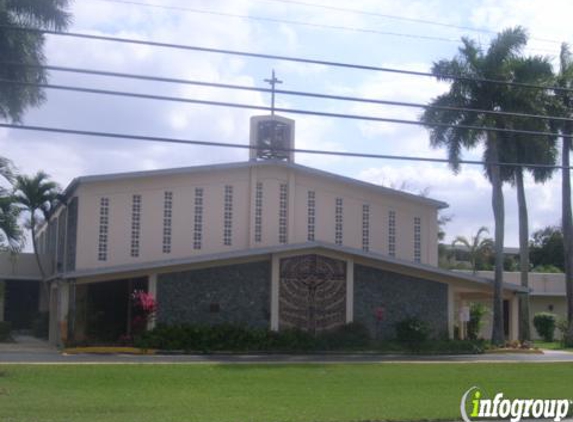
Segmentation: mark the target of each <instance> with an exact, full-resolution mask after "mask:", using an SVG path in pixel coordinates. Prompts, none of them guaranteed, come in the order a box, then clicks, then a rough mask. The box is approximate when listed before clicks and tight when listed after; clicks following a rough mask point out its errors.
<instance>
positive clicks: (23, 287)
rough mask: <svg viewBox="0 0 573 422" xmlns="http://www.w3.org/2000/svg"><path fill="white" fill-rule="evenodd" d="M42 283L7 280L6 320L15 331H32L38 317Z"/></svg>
mask: <svg viewBox="0 0 573 422" xmlns="http://www.w3.org/2000/svg"><path fill="white" fill-rule="evenodd" d="M39 299H40V282H39V281H31V280H7V281H6V289H5V298H4V320H5V321H9V322H10V323H11V324H12V329H14V330H30V329H32V326H33V323H34V320H35V319H36V318H37V316H38V304H39Z"/></svg>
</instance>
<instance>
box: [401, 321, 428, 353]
mask: <svg viewBox="0 0 573 422" xmlns="http://www.w3.org/2000/svg"><path fill="white" fill-rule="evenodd" d="M395 327H396V339H397V340H398V341H399V342H400V343H402V344H404V345H406V346H408V347H409V348H411V349H412V350H413V351H418V350H420V349H421V347H422V345H423V344H424V343H425V342H426V341H427V340H428V337H429V336H430V327H429V326H428V324H427V323H426V322H425V321H422V320H421V319H420V318H416V317H410V318H406V319H404V320H402V321H400V322H398V323H396V326H395Z"/></svg>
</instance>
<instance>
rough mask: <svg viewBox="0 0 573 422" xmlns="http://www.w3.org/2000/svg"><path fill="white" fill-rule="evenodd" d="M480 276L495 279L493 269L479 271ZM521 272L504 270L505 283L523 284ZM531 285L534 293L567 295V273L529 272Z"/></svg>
mask: <svg viewBox="0 0 573 422" xmlns="http://www.w3.org/2000/svg"><path fill="white" fill-rule="evenodd" d="M478 275H479V276H480V277H485V278H489V279H491V280H493V277H494V274H493V271H478ZM520 276H521V273H519V272H508V271H506V272H504V273H503V281H504V282H505V283H512V284H517V285H520V284H521V279H520ZM529 287H530V288H531V289H532V292H531V294H532V295H539V294H555V295H565V274H563V273H529Z"/></svg>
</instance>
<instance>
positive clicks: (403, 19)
mask: <svg viewBox="0 0 573 422" xmlns="http://www.w3.org/2000/svg"><path fill="white" fill-rule="evenodd" d="M349 9H351V10H349ZM70 12H71V13H72V15H73V24H72V26H71V27H70V28H69V30H70V31H72V32H80V33H88V34H97V35H106V36H113V37H125V38H136V39H141V40H151V41H158V42H165V43H177V44H187V45H193V46H200V47H211V48H219V49H227V50H240V51H248V52H256V53H264V54H271V55H283V56H296V57H304V58H312V59H318V60H325V61H336V62H345V63H353V64H362V65H371V66H377V67H389V68H399V69H408V70H417V71H422V72H427V71H429V70H430V69H431V66H432V63H434V62H435V61H438V60H440V59H450V58H453V57H454V56H455V54H456V53H457V48H458V47H459V45H460V39H461V37H463V36H465V37H469V38H472V39H475V40H477V41H478V42H479V43H480V44H481V45H482V46H483V47H484V48H487V46H488V44H489V41H490V39H491V38H492V37H493V36H495V34H496V33H497V32H498V31H501V30H503V29H505V28H508V27H512V26H516V25H521V26H523V27H525V28H526V29H527V30H528V32H529V36H530V40H529V43H528V46H527V48H526V50H525V54H528V55H543V56H547V57H549V58H550V59H551V60H553V61H554V63H555V64H556V57H557V56H558V54H559V48H560V44H561V42H568V43H573V33H572V32H571V30H570V28H571V26H570V17H571V16H573V2H570V1H566V0H546V1H543V2H541V1H534V0H495V1H493V0H492V1H489V0H483V1H478V0H467V1H464V2H454V1H451V0H423V1H408V0H354V1H352V2H348V1H339V0H333V1H329V2H326V1H325V0H209V1H207V0H134V1H123V0H76V1H75V2H73V3H72V6H71V10H70ZM45 53H46V57H47V59H48V64H50V65H54V66H68V67H81V68H88V69H97V70H105V71H116V72H126V73H137V74H142V75H153V76H162V77H169V78H181V79H192V80H200V81H209V82H219V83H226V84H237V85H245V86H252V87H268V85H266V84H265V82H264V79H265V78H269V77H270V74H271V71H272V70H273V69H274V70H275V71H276V73H277V76H278V77H279V79H281V80H282V81H283V84H282V85H281V86H280V88H283V89H288V90H294V91H309V92H318V93H326V94H334V95H346V96H356V97H364V98H375V99H382V100H394V101H405V102H415V103H427V102H429V101H430V100H431V99H432V98H434V97H436V96H437V95H439V94H440V93H442V92H445V91H446V90H447V88H448V85H447V84H445V83H438V82H437V81H435V80H434V79H433V78H428V77H414V76H406V75H399V74H394V73H385V72H376V71H366V70H356V69H342V68H337V67H330V66H324V65H311V64H301V63H293V62H285V61H278V60H271V59H257V58H248V57H239V56H230V55H222V54H214V53H205V52H194V51H184V50H175V49H167V48H158V47H152V46H144V45H130V44H120V43H113V42H105V41H95V40H84V39H75V38H70V37H61V36H47V37H46V45H45ZM49 78H50V82H51V83H53V84H65V85H73V86H81V87H89V88H100V89H113V90H122V91H130V92H138V93H146V94H159V95H167V96H175V97H185V98H197V99H206V100H214V101H226V102H235V103H244V104H251V105H260V106H268V105H270V98H269V95H268V94H266V93H258V92H249V91H231V90H226V89H215V88H204V87H194V86H190V85H180V84H167V83H160V82H146V81H134V80H128V79H117V78H110V77H103V76H88V75H79V74H73V73H65V72H56V71H52V72H50V75H49ZM46 95H47V101H46V102H45V103H44V104H43V105H42V106H41V107H39V108H37V109H30V110H29V111H28V112H27V114H26V115H25V117H24V120H23V123H24V124H27V125H40V126H51V127H58V128H68V129H80V130H94V131H109V132H120V133H128V134H136V135H147V136H161V137H174V138H182V139H197V140H204V141H213V142H226V143H243V144H247V143H248V139H249V118H250V117H251V116H252V115H257V114H261V113H260V112H257V111H254V110H242V109H234V108H224V107H215V106H207V105H194V104H182V103H175V102H165V101H155V100H147V99H146V100H143V99H135V98H120V97H112V96H102V95H93V94H86V93H74V92H63V91H56V90H46ZM277 107H285V108H298V109H305V110H315V111H325V112H335V113H347V114H361V115H369V116H377V117H391V118H399V119H408V120H416V119H417V118H418V117H419V116H420V113H421V110H420V109H414V108H397V107H389V106H380V105H372V104H364V103H362V104H361V103H353V102H341V101H338V102H336V101H332V100H317V99H309V98H301V97H294V96H286V95H279V96H278V97H277ZM263 114H264V113H263ZM284 115H285V116H286V117H291V118H294V119H295V120H296V139H295V146H296V147H297V148H311V149H325V150H338V151H352V152H365V153H377V154H391V155H407V156H424V157H437V158H445V157H446V152H445V151H444V150H440V149H432V148H431V147H430V146H429V136H428V132H427V131H426V130H425V129H424V128H422V127H418V126H408V125H399V124H389V123H378V122H364V121H359V120H345V119H336V118H325V117H315V116H304V115H288V114H284ZM0 148H1V151H2V155H3V156H6V157H7V158H9V159H11V160H12V161H13V162H14V164H15V165H16V166H17V167H18V169H19V171H20V172H22V173H26V174H33V173H35V172H37V171H38V170H44V171H46V172H47V173H49V174H50V175H51V176H52V178H53V179H54V180H55V181H57V182H58V183H59V184H60V185H61V186H62V187H65V186H67V185H68V184H69V183H70V181H71V180H72V179H73V178H74V177H77V176H82V175H89V174H103V173H117V172H125V171H136V170H150V169H160V168H172V167H182V166H192V165H200V164H209V163H223V162H235V161H244V160H247V159H248V152H247V151H246V150H239V149H230V148H213V147H197V146H183V145H174V144H165V143H152V142H140V141H134V140H119V139H114V140H109V139H104V138H88V137H81V136H72V135H60V134H47V133H40V132H28V131H20V130H14V129H0ZM481 153H482V151H481V150H480V149H479V148H478V149H476V150H472V151H464V153H463V158H464V159H477V160H479V159H481ZM296 162H298V163H300V164H303V165H308V166H312V167H316V168H320V169H322V170H326V171H330V172H333V173H338V174H342V175H345V176H348V177H353V178H357V179H360V180H364V181H367V182H371V183H375V184H379V185H384V186H388V187H395V188H402V189H406V190H408V191H410V192H414V193H419V192H424V193H425V194H427V195H428V196H429V197H431V198H435V199H438V200H442V201H445V202H447V203H448V204H449V205H450V207H449V208H448V209H447V210H445V211H444V214H446V215H448V216H450V217H451V221H450V222H449V223H448V224H447V226H446V227H445V230H446V233H447V238H446V240H447V241H451V240H452V239H453V238H455V237H456V236H458V235H462V236H466V237H469V236H472V235H474V234H475V233H476V232H477V230H478V228H479V227H481V226H486V227H488V228H489V229H490V231H491V233H492V234H493V214H492V211H491V187H490V185H489V184H488V182H487V181H486V180H485V178H484V177H483V169H482V168H481V167H479V166H469V165H464V166H462V169H461V171H460V172H459V174H457V175H455V174H453V173H452V171H451V170H450V169H449V168H448V166H447V165H446V164H434V163H421V162H402V161H393V160H374V159H361V158H352V159H350V158H340V157H332V156H329V157H327V156H312V155H304V154H297V156H296ZM560 184H561V179H560V175H559V174H558V173H556V174H555V175H554V177H553V178H552V180H550V181H549V182H547V183H546V184H544V185H536V184H534V183H533V181H532V180H531V179H530V178H527V179H526V194H527V198H528V201H529V218H530V231H531V232H533V231H535V230H537V229H540V228H542V227H545V226H547V225H557V224H559V222H560V215H561V213H560V206H561V204H560ZM504 193H505V208H506V229H505V230H506V242H505V244H506V246H515V245H517V244H518V224H517V206H516V193H515V189H513V188H512V187H511V186H506V187H505V189H504Z"/></svg>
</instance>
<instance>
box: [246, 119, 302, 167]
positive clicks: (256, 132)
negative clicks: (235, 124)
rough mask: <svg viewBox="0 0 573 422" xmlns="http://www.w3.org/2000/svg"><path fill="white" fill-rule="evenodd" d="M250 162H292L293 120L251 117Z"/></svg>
mask: <svg viewBox="0 0 573 422" xmlns="http://www.w3.org/2000/svg"><path fill="white" fill-rule="evenodd" d="M251 147H253V148H252V149H251V152H250V158H251V160H282V161H294V152H293V151H292V150H293V148H294V120H292V119H287V118H285V117H281V116H276V115H271V116H253V117H251Z"/></svg>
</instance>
